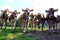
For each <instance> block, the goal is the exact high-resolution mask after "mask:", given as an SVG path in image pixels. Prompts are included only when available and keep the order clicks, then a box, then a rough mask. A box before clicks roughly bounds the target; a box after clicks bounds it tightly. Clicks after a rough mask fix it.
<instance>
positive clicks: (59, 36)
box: [0, 27, 60, 40]
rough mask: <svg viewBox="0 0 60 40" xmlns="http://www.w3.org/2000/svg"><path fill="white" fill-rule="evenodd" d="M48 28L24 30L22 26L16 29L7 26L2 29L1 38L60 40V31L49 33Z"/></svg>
mask: <svg viewBox="0 0 60 40" xmlns="http://www.w3.org/2000/svg"><path fill="white" fill-rule="evenodd" d="M45 30H47V28H44V32H41V31H40V30H38V29H36V31H35V30H31V29H30V28H29V31H27V32H24V33H23V32H22V31H21V29H20V27H17V28H16V30H13V29H11V27H7V29H0V40H60V31H59V32H55V33H52V32H51V33H49V32H48V31H45Z"/></svg>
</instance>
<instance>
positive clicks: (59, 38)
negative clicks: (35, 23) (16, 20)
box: [23, 30, 60, 40]
mask: <svg viewBox="0 0 60 40" xmlns="http://www.w3.org/2000/svg"><path fill="white" fill-rule="evenodd" d="M23 35H24V36H28V37H29V38H33V39H34V40H60V30H51V31H50V32H49V31H48V30H46V31H43V32H41V31H34V30H33V31H31V30H29V31H27V32H25V33H24V34H23Z"/></svg>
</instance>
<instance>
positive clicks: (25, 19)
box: [19, 8, 33, 30]
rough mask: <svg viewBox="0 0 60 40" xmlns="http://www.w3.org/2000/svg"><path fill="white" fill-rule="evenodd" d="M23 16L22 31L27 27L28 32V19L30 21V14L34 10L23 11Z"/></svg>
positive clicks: (21, 20) (21, 21) (21, 17)
mask: <svg viewBox="0 0 60 40" xmlns="http://www.w3.org/2000/svg"><path fill="white" fill-rule="evenodd" d="M22 11H23V14H22V15H21V16H20V18H19V19H20V26H21V27H22V29H23V30H24V27H26V30H28V19H29V14H30V12H32V11H33V9H31V10H30V9H28V8H26V9H22Z"/></svg>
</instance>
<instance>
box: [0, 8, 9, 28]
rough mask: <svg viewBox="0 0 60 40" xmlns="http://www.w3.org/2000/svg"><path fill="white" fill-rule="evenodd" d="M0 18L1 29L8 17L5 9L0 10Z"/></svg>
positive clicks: (4, 26)
mask: <svg viewBox="0 0 60 40" xmlns="http://www.w3.org/2000/svg"><path fill="white" fill-rule="evenodd" d="M0 19H1V21H2V24H1V29H2V28H5V29H6V24H7V19H8V15H7V9H5V10H1V12H0Z"/></svg>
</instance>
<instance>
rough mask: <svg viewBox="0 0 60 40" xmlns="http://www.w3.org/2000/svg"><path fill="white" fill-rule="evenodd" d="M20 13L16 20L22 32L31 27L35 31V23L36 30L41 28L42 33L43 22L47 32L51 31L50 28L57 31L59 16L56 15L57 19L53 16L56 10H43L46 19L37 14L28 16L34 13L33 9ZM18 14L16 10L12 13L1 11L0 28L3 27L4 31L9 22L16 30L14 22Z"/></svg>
mask: <svg viewBox="0 0 60 40" xmlns="http://www.w3.org/2000/svg"><path fill="white" fill-rule="evenodd" d="M22 11H23V13H22V14H21V15H20V16H19V18H18V20H19V22H20V26H21V28H22V29H23V30H24V28H25V27H26V30H28V28H29V26H31V28H35V29H36V22H37V23H38V29H40V27H42V31H43V27H44V23H45V21H47V22H48V26H49V30H51V29H52V28H53V30H54V29H57V24H58V23H59V22H60V15H57V17H55V16H54V12H57V11H58V9H53V8H50V9H49V10H45V12H46V13H47V16H46V17H45V16H44V15H42V14H40V13H37V14H36V15H33V13H31V14H30V12H32V11H34V10H33V9H31V10H30V9H28V8H26V9H22ZM18 14H20V12H17V10H15V11H13V12H10V11H9V10H8V9H6V10H1V12H0V20H1V21H2V23H1V26H0V28H1V29H2V28H3V27H5V29H6V24H7V21H9V22H11V25H12V27H14V29H16V20H17V19H16V18H17V15H18ZM40 24H41V25H40ZM55 26H56V27H55Z"/></svg>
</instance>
